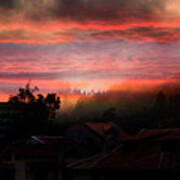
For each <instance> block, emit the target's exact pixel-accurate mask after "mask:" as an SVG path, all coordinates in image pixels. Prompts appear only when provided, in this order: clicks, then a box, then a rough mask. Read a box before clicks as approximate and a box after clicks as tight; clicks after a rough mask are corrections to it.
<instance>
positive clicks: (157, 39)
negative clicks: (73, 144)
mask: <svg viewBox="0 0 180 180" xmlns="http://www.w3.org/2000/svg"><path fill="white" fill-rule="evenodd" d="M0 67H1V68H0V84H1V85H0V95H1V96H0V100H6V99H7V97H8V95H9V94H14V93H15V92H16V91H17V89H18V88H19V87H22V86H24V85H25V84H26V83H27V82H29V81H30V82H31V83H32V84H33V85H36V86H38V87H39V89H40V90H41V91H42V92H49V91H54V92H58V91H60V90H62V89H64V90H67V91H70V90H71V91H72V90H73V89H80V90H86V91H87V90H90V89H94V90H99V91H103V90H108V89H111V88H112V87H122V86H125V85H127V84H129V83H131V82H133V84H134V85H135V86H136V84H158V83H166V82H168V83H169V82H172V83H179V80H180V1H179V0H118V1H117V0H0Z"/></svg>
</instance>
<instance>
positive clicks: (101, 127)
mask: <svg viewBox="0 0 180 180" xmlns="http://www.w3.org/2000/svg"><path fill="white" fill-rule="evenodd" d="M84 125H85V126H86V127H88V128H89V129H90V130H91V131H94V133H96V134H97V135H99V136H101V137H102V138H103V139H106V140H108V139H111V138H112V137H113V135H112V134H111V133H108V131H111V130H115V131H116V132H117V136H118V137H119V138H121V137H127V134H126V133H125V131H124V130H123V129H121V128H119V127H118V129H117V128H115V127H113V125H112V124H111V123H108V122H107V123H105V122H86V123H85V124H84Z"/></svg>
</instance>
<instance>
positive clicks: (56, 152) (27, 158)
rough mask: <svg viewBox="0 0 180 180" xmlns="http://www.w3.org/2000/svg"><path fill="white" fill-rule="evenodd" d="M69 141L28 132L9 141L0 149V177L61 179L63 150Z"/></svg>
mask: <svg viewBox="0 0 180 180" xmlns="http://www.w3.org/2000/svg"><path fill="white" fill-rule="evenodd" d="M73 144H74V142H73V141H72V140H71V139H67V138H64V137H58V136H57V137H52V136H51V137H50V136H31V137H30V138H26V139H20V140H16V141H13V142H12V143H11V144H9V145H7V147H6V148H5V149H4V151H1V154H0V159H1V161H0V167H1V168H0V177H2V178H3V179H4V178H6V179H7V180H12V179H15V180H25V179H27V180H39V179H43V180H63V179H64V176H63V172H64V169H65V163H64V153H65V152H67V151H68V150H69V149H70V148H71V146H73ZM4 172H6V174H5V173H4ZM7 174H8V175H9V176H8V177H6V176H7Z"/></svg>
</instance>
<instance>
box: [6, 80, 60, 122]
mask: <svg viewBox="0 0 180 180" xmlns="http://www.w3.org/2000/svg"><path fill="white" fill-rule="evenodd" d="M38 90H39V88H38V87H37V86H35V87H34V88H30V83H27V84H26V86H25V88H19V89H18V93H17V95H16V96H11V97H10V98H9V103H12V104H24V105H25V104H27V105H32V106H34V107H37V108H39V110H40V111H43V112H42V114H44V113H45V114H46V118H47V119H49V120H54V119H55V116H56V110H57V109H59V108H60V103H61V102H60V97H57V96H56V94H55V93H48V94H47V96H46V97H44V96H43V95H42V94H38V95H37V96H35V95H34V92H36V91H38Z"/></svg>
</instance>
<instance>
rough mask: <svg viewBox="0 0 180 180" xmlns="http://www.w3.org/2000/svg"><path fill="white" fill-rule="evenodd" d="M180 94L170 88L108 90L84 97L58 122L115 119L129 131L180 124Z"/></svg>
mask: <svg viewBox="0 0 180 180" xmlns="http://www.w3.org/2000/svg"><path fill="white" fill-rule="evenodd" d="M179 108H180V94H179V91H175V92H172V91H170V90H168V89H167V88H159V89H157V90H156V91H148V92H146V91H141V92H126V91H116V92H106V93H101V94H100V93H99V94H94V95H93V96H91V97H87V96H82V97H81V98H80V99H79V100H78V101H77V103H76V106H75V107H74V109H73V110H71V113H68V111H67V112H66V113H64V114H63V113H62V114H61V115H60V116H59V117H58V118H59V122H60V121H63V122H85V121H103V122H105V121H115V122H116V123H118V124H119V125H120V126H121V127H123V128H124V129H126V130H127V131H129V132H132V133H137V132H138V131H139V130H141V129H144V128H145V129H151V128H176V127H180V113H179V112H180V111H179Z"/></svg>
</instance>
